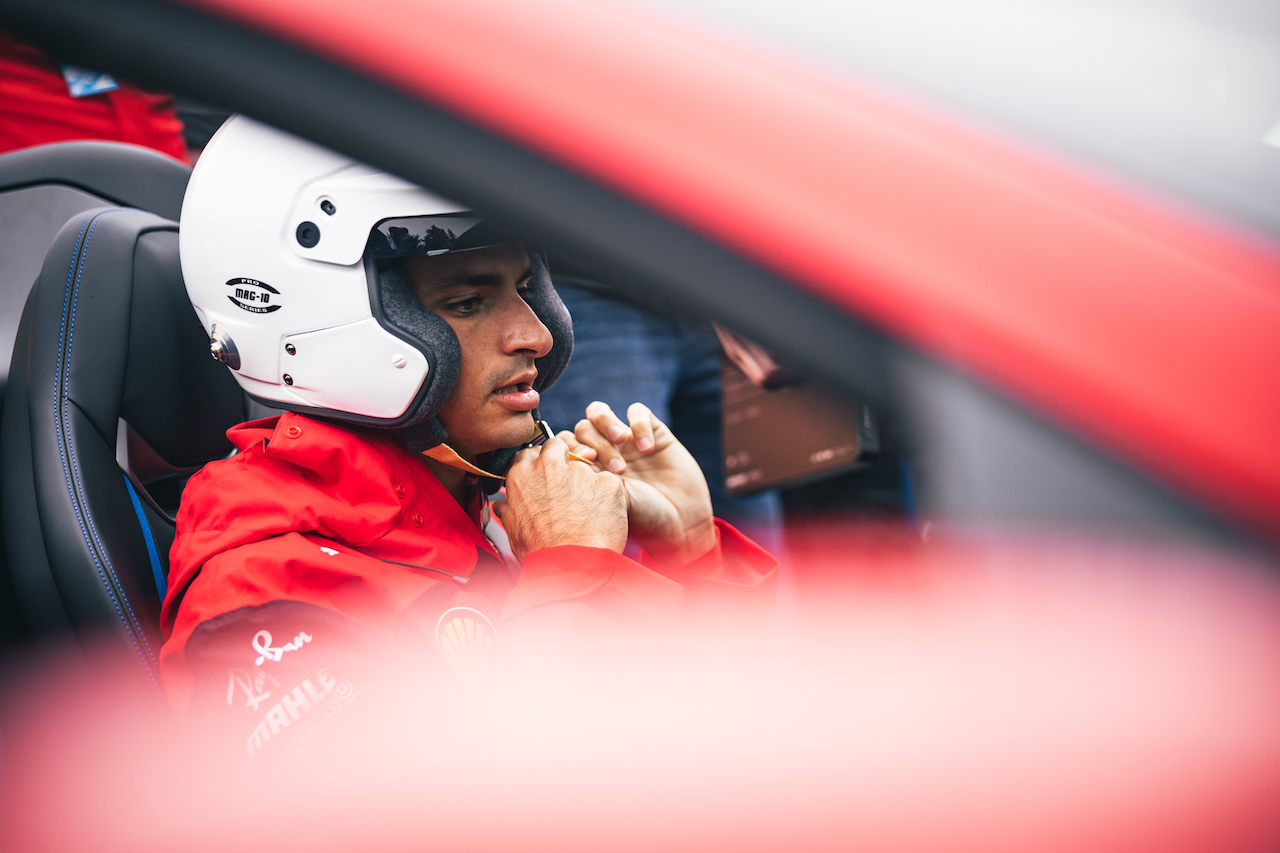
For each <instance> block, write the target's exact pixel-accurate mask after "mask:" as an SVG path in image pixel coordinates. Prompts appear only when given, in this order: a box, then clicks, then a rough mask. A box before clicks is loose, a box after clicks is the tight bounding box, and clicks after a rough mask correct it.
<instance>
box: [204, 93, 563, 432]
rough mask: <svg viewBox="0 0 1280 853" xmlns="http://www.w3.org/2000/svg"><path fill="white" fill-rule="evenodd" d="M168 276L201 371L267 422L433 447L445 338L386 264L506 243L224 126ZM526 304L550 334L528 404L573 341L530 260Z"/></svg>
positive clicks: (394, 184)
mask: <svg viewBox="0 0 1280 853" xmlns="http://www.w3.org/2000/svg"><path fill="white" fill-rule="evenodd" d="M179 235H180V237H179V248H180V253H181V259H182V274H183V278H184V279H185V281H186V287H187V294H188V295H189V296H190V298H191V302H192V304H193V305H194V306H195V309H196V314H197V315H198V316H199V318H200V322H201V323H202V324H203V325H204V328H205V331H206V332H207V333H208V334H209V340H210V349H211V352H212V353H213V355H214V356H215V357H216V358H218V359H219V360H220V361H222V362H223V363H225V364H226V365H227V366H228V367H229V368H230V369H231V371H232V373H233V375H234V376H235V378H236V381H237V382H239V383H240V386H241V387H242V388H243V389H244V390H245V391H246V392H247V393H248V394H249V395H251V396H252V397H254V398H256V399H257V400H259V401H261V402H263V403H265V404H267V405H269V406H273V407H275V408H280V409H288V410H291V411H296V412H300V413H303V414H309V415H315V416H319V417H326V418H331V419H336V420H341V421H346V422H351V423H359V424H366V425H371V426H379V427H386V428H390V429H397V430H400V431H401V432H402V434H404V435H406V436H413V440H412V441H411V443H412V444H414V445H415V447H416V449H419V450H421V449H425V448H426V447H427V446H430V445H431V444H434V443H439V442H440V441H442V440H443V439H444V430H443V427H441V426H440V424H439V421H438V419H436V417H435V416H436V414H437V413H438V412H439V411H440V409H441V407H442V406H443V405H444V404H445V401H447V400H448V399H449V395H450V394H451V393H453V388H454V385H455V383H456V382H457V378H458V369H459V361H460V350H459V345H458V339H457V336H456V335H455V334H454V333H453V330H452V329H451V328H450V327H449V325H448V324H447V323H446V322H445V321H444V320H443V319H442V318H441V317H440V316H439V315H437V314H435V313H434V312H432V311H430V310H429V309H427V308H425V307H423V306H422V305H421V303H419V302H418V300H417V298H416V297H415V296H414V294H413V291H412V289H411V288H410V286H409V283H408V280H407V278H406V277H405V275H404V273H403V270H402V269H401V268H400V265H399V264H398V262H397V259H399V258H403V257H406V256H409V255H435V254H441V253H444V252H456V251H465V250H467V249H474V248H481V247H484V246H489V245H496V244H498V243H503V242H510V238H509V237H506V236H503V235H501V234H499V233H498V232H497V229H496V228H495V227H494V226H493V225H492V223H491V222H490V221H488V220H486V219H485V218H484V217H482V216H480V215H478V214H476V213H475V212H474V211H471V210H468V209H467V208H466V207H465V206H463V205H460V204H458V203H456V202H453V201H450V200H449V199H446V198H442V197H440V196H438V195H435V194H434V193H431V192H428V191H427V190H425V189H423V188H421V187H419V186H417V185H415V184H412V183H409V182H408V181H405V180H402V179H400V178H397V177H395V176H393V175H389V174H387V173H385V172H381V171H379V170H377V169H374V168H372V167H370V166H367V165H365V164H363V163H359V162H356V161H354V160H352V159H350V158H348V157H345V156H343V155H341V154H338V153H336V152H334V151H331V150H329V149H327V148H323V147H321V146H319V145H315V144H313V143H310V142H307V141H306V140H303V139H299V138H298V137H296V136H292V135H290V134H288V133H284V132H282V131H279V130H276V129H274V128H271V127H268V126H266V125H263V124H260V123H258V122H256V121H253V120H252V119H248V118H246V117H244V116H233V117H232V118H231V119H229V120H228V121H227V122H226V124H224V125H223V126H222V128H221V129H220V130H219V131H218V133H217V134H216V135H215V136H214V138H213V139H212V140H210V142H209V144H208V146H207V147H206V148H205V150H204V152H203V153H202V154H201V156H200V159H199V161H198V162H197V164H196V167H195V169H194V171H193V172H192V175H191V182H190V184H189V185H188V188H187V194H186V197H185V199H184V201H183V205H182V222H181V228H180V231H179ZM530 259H531V261H532V263H533V269H534V273H533V278H532V279H531V280H530V282H529V290H528V292H527V294H526V298H527V300H528V302H529V304H530V306H531V307H532V308H533V311H534V313H535V314H536V315H537V316H538V319H540V320H541V321H542V322H543V324H544V325H546V326H547V328H548V329H549V330H550V331H551V334H552V337H553V340H554V344H553V346H552V349H551V351H550V352H549V353H548V354H547V355H546V356H544V357H542V358H540V359H538V360H537V368H538V379H537V381H536V382H535V383H534V387H535V388H536V389H538V390H542V389H543V388H546V387H547V386H549V385H550V384H551V383H552V382H554V381H555V379H556V377H557V376H559V375H560V373H561V372H562V371H563V369H564V366H565V365H566V364H567V363H568V360H569V354H570V352H571V351H572V348H573V330H572V326H571V324H570V321H569V315H568V312H567V311H566V310H565V307H564V304H563V303H562V302H561V301H560V298H559V296H557V295H556V292H555V289H554V288H553V287H552V286H551V279H550V276H549V275H548V274H547V270H546V264H545V262H544V261H543V259H542V257H541V256H540V255H539V254H538V253H536V252H530Z"/></svg>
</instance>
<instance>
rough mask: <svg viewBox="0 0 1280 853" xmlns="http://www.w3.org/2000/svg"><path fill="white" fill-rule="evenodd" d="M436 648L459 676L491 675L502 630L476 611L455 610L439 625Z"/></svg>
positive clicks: (441, 620)
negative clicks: (499, 632)
mask: <svg viewBox="0 0 1280 853" xmlns="http://www.w3.org/2000/svg"><path fill="white" fill-rule="evenodd" d="M436 647H437V648H439V649H440V654H441V655H443V656H444V659H445V660H446V661H447V662H448V664H449V666H451V667H452V668H453V670H454V671H455V672H457V673H458V674H459V675H463V676H468V675H481V674H488V673H489V672H491V671H492V670H493V663H494V661H495V660H496V659H497V657H498V648H499V644H498V630H497V629H496V628H494V627H493V623H492V622H490V621H489V617H487V616H485V615H484V614H483V613H481V612H480V611H479V610H476V609H475V608H472V607H451V608H450V609H448V610H446V611H445V612H444V613H443V614H441V616H440V621H439V622H437V623H436Z"/></svg>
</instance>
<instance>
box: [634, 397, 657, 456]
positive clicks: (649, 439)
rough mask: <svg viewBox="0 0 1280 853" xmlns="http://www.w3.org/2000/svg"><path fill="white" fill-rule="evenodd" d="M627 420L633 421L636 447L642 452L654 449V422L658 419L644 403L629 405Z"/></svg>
mask: <svg viewBox="0 0 1280 853" xmlns="http://www.w3.org/2000/svg"><path fill="white" fill-rule="evenodd" d="M627 420H629V421H631V434H632V435H633V436H635V439H636V449H637V450H639V451H640V452H641V453H648V452H649V451H651V450H653V448H654V446H655V445H654V443H653V422H654V421H655V420H657V418H655V417H654V416H653V412H652V411H650V410H649V407H648V406H646V405H645V404H644V403H632V404H631V405H630V406H628V407H627Z"/></svg>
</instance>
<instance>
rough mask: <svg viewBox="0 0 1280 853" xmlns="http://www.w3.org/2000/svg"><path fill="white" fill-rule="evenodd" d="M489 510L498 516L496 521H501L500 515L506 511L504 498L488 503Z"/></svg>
mask: <svg viewBox="0 0 1280 853" xmlns="http://www.w3.org/2000/svg"><path fill="white" fill-rule="evenodd" d="M489 511H490V512H492V513H493V514H494V515H496V516H497V517H498V521H502V516H503V514H504V513H505V512H506V511H507V501H506V499H505V498H503V499H501V500H496V501H494V502H493V503H491V504H489Z"/></svg>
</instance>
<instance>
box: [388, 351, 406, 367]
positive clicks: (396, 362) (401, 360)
mask: <svg viewBox="0 0 1280 853" xmlns="http://www.w3.org/2000/svg"><path fill="white" fill-rule="evenodd" d="M408 363H409V360H408V359H407V358H405V357H404V355H403V354H401V353H396V354H395V355H393V356H391V366H392V367H395V368H401V367H404V366H405V365H406V364H408Z"/></svg>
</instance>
